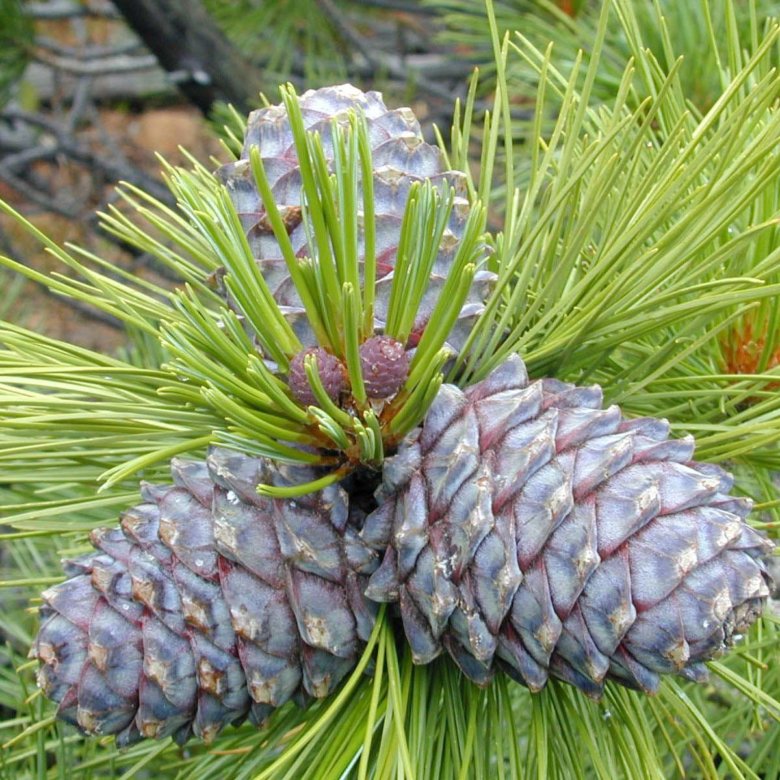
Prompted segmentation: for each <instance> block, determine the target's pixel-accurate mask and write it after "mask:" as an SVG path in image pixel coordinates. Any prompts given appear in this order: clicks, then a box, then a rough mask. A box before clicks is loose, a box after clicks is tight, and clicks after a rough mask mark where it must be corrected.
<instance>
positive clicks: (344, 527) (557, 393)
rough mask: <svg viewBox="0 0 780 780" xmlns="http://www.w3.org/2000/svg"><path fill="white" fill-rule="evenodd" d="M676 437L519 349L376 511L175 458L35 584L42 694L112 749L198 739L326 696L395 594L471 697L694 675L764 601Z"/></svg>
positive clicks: (437, 420)
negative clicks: (474, 692)
mask: <svg viewBox="0 0 780 780" xmlns="http://www.w3.org/2000/svg"><path fill="white" fill-rule="evenodd" d="M667 434H668V425H667V424H666V423H665V422H663V421H660V420H654V419H638V420H625V419H623V417H622V416H621V414H620V410H619V409H618V408H617V407H615V406H612V407H609V408H607V409H602V408H601V391H600V390H599V388H598V387H574V386H572V385H568V384H565V383H563V382H559V381H557V380H552V379H545V380H541V381H537V382H533V383H530V384H529V383H528V380H527V376H526V373H525V368H524V366H523V363H522V361H521V360H520V359H519V358H511V359H509V360H508V361H506V362H505V363H504V364H503V365H502V366H500V367H499V368H498V369H496V370H495V371H494V372H493V373H492V374H491V375H490V376H489V377H488V378H487V379H486V380H484V381H482V382H479V383H478V384H475V385H474V386H472V387H470V388H468V389H467V390H465V391H462V390H460V389H458V388H457V387H454V386H452V385H445V386H444V387H443V388H442V390H441V392H440V393H439V395H438V396H437V398H436V400H435V401H434V403H433V405H432V406H431V408H430V410H429V411H428V414H427V415H426V418H425V420H424V423H423V426H422V427H421V428H419V429H417V430H415V431H414V432H413V433H411V434H409V435H408V436H407V437H406V438H405V439H404V440H403V441H402V442H401V445H400V447H399V450H398V453H397V454H396V455H395V456H393V457H390V458H388V459H387V460H386V461H385V464H384V470H383V484H382V486H381V487H380V489H379V490H378V491H377V498H378V501H379V507H378V508H377V509H375V510H374V511H371V512H370V513H369V514H368V516H366V511H365V510H364V509H363V508H361V507H364V506H365V503H364V501H363V499H364V496H363V492H364V486H362V487H361V486H359V482H352V481H351V480H347V481H345V482H344V483H342V486H332V487H330V488H327V489H326V490H323V491H321V492H319V493H315V494H312V495H309V496H306V497H305V498H303V499H299V500H296V501H282V500H271V499H266V498H262V497H260V496H259V495H258V494H257V492H256V488H257V485H258V484H260V483H270V484H277V485H279V484H291V483H293V482H295V483H298V482H301V481H305V480H309V479H311V478H312V476H313V475H312V471H311V470H310V469H304V468H300V467H296V468H292V467H285V466H278V465H274V464H272V463H271V462H270V461H267V460H264V459H256V458H250V457H246V456H243V455H241V454H238V453H232V452H228V451H224V450H215V451H213V452H212V453H211V454H210V456H209V458H208V461H207V463H206V464H203V463H197V462H184V461H178V460H177V461H174V462H173V465H172V472H173V477H174V483H175V485H174V486H173V487H149V486H147V487H145V488H144V490H143V496H144V499H145V503H143V504H140V505H139V506H137V507H134V508H133V509H131V510H130V511H128V512H126V513H125V514H124V515H123V517H122V528H121V530H119V529H115V530H111V531H100V532H96V533H95V534H94V535H93V542H94V543H95V545H96V547H97V548H98V552H97V553H95V554H91V555H88V556H86V557H85V558H83V559H81V560H79V561H75V562H71V563H70V564H69V565H68V568H67V571H68V574H70V575H71V579H69V580H67V581H66V582H64V583H62V584H61V585H57V586H55V587H53V588H51V589H49V590H48V591H46V592H45V593H44V601H45V603H46V604H45V606H44V607H43V609H42V618H43V620H42V627H41V629H40V633H39V635H38V638H37V639H36V642H35V644H34V646H33V649H32V653H31V654H32V655H33V656H34V657H36V658H38V659H39V660H40V661H41V664H42V665H41V668H40V671H39V684H40V685H41V687H42V688H43V690H44V692H45V693H46V695H47V696H49V697H50V698H52V699H54V700H55V701H58V702H59V703H60V706H59V710H58V714H59V716H60V717H62V718H63V719H65V720H67V721H69V722H71V723H75V724H76V725H77V726H79V727H80V728H81V729H82V730H83V731H86V732H89V733H97V734H108V733H115V734H117V740H118V742H119V743H120V744H128V743H130V742H132V741H134V740H136V739H138V738H140V737H142V736H154V737H162V736H166V735H169V734H171V735H173V736H174V737H175V738H176V739H177V740H179V741H184V740H186V739H187V738H188V737H189V736H190V735H191V734H193V733H194V734H195V735H197V736H201V737H204V738H206V739H209V738H212V737H213V736H214V735H215V734H216V733H217V732H218V731H219V729H220V728H222V726H223V725H224V724H225V723H236V722H240V721H241V720H243V719H244V718H245V717H247V716H248V717H249V718H250V719H252V721H254V722H261V721H262V720H264V718H265V717H267V715H268V714H269V713H270V712H271V711H272V710H273V708H274V707H278V706H279V705H281V704H283V703H284V702H285V701H287V700H288V699H290V698H292V697H296V698H298V699H299V700H300V699H301V698H305V697H306V696H307V695H311V696H325V695H327V694H328V693H329V692H330V691H332V690H333V688H334V686H335V685H336V684H337V683H338V682H339V680H340V679H342V678H343V676H344V675H345V674H346V673H347V672H348V671H349V670H350V669H351V668H352V667H353V666H354V664H355V662H356V659H357V657H358V655H359V653H360V652H361V650H362V647H363V645H364V643H365V641H366V640H367V638H368V635H369V633H370V631H371V627H372V625H373V620H374V614H375V612H374V610H375V607H376V604H375V603H372V602H381V601H385V602H399V605H400V614H401V618H402V621H403V627H404V630H405V633H406V636H407V639H408V641H409V644H410V646H411V650H412V653H413V655H414V658H415V660H416V661H417V662H418V663H426V662H428V661H430V660H431V659H433V658H434V657H435V656H437V655H438V654H439V653H441V652H442V650H443V649H445V648H446V650H447V651H448V652H449V653H450V655H451V656H452V657H453V659H454V660H455V662H456V663H457V664H458V665H459V666H460V668H461V669H462V670H463V672H464V673H465V674H466V675H467V676H469V677H470V678H471V679H472V680H474V681H475V682H477V683H480V684H484V683H486V682H488V681H489V679H490V678H491V676H492V674H493V672H494V670H495V668H497V667H500V668H503V669H504V670H505V671H506V672H507V673H508V674H510V675H511V676H512V677H513V678H515V679H516V680H518V681H519V682H522V683H523V684H525V685H527V686H528V687H529V688H531V689H532V690H539V689H540V688H542V687H543V686H544V684H545V683H546V681H547V679H548V676H549V675H550V674H552V675H553V676H555V677H557V678H559V679H562V680H565V681H567V682H569V683H572V684H573V685H575V686H577V687H578V688H580V689H581V690H583V691H585V692H586V693H587V694H589V695H592V696H598V695H600V694H601V692H602V690H603V685H604V681H605V680H606V679H607V678H610V679H613V680H615V681H617V682H619V683H621V684H623V685H627V686H629V687H632V688H638V689H641V690H644V691H647V692H654V691H655V690H657V688H658V685H659V675H660V674H665V673H679V674H682V675H684V676H686V677H688V678H691V679H694V680H700V679H703V678H704V676H705V674H706V668H705V667H704V665H703V662H704V661H706V660H707V659H709V658H712V657H713V656H714V655H716V654H717V653H719V652H720V651H722V650H723V649H725V647H727V646H728V645H729V644H730V643H731V642H732V641H733V640H734V638H735V636H736V634H737V633H738V632H740V631H742V630H744V629H745V628H747V626H748V625H749V624H750V623H751V622H752V621H753V620H754V619H755V617H756V616H757V615H758V613H759V612H760V610H761V608H762V606H763V604H764V602H765V601H766V598H767V596H768V594H769V585H770V578H769V575H768V574H767V571H766V567H765V564H764V561H763V560H762V558H763V556H765V555H766V554H767V553H768V552H769V550H770V549H771V548H772V545H771V543H770V542H769V541H768V540H766V539H765V538H763V537H762V536H761V535H759V534H758V533H756V532H755V531H753V530H752V529H751V528H750V527H749V526H748V525H747V524H746V523H745V522H744V517H745V516H746V514H747V512H748V511H749V508H750V502H749V501H748V500H747V499H742V498H735V497H731V496H729V495H728V494H727V491H728V490H729V489H730V487H731V479H730V477H729V476H728V475H727V474H726V473H725V472H723V471H722V470H721V469H719V468H718V467H715V466H708V465H705V464H701V463H695V462H692V461H691V460H690V458H691V456H692V454H693V440H692V438H691V437H686V438H683V439H678V440H670V439H668V438H667ZM356 486H357V487H356ZM369 509H370V507H369ZM381 557H383V560H382V563H381V565H379V566H378V564H379V559H380V558H381ZM377 567H378V568H377Z"/></svg>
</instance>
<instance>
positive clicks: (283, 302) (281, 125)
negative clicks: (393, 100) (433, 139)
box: [217, 84, 496, 350]
mask: <svg viewBox="0 0 780 780" xmlns="http://www.w3.org/2000/svg"><path fill="white" fill-rule="evenodd" d="M299 102H300V107H301V114H302V116H303V122H304V125H305V127H306V129H307V130H308V131H310V132H315V133H319V134H320V136H321V138H322V143H323V147H324V150H325V155H326V157H327V158H328V161H331V160H332V157H333V143H332V140H331V139H332V129H331V123H332V122H333V120H337V121H339V122H342V123H347V122H348V116H349V112H350V111H360V112H362V114H363V115H364V116H365V118H366V123H367V125H368V133H369V141H370V144H371V153H372V160H373V166H374V175H373V191H374V213H375V218H376V226H375V227H376V229H375V234H376V263H377V269H376V300H375V330H377V331H382V330H383V329H384V325H385V321H386V317H387V310H388V304H389V299H390V290H391V288H392V285H393V269H394V268H395V263H396V255H397V252H398V242H399V239H400V234H401V221H402V218H403V214H404V209H405V207H406V201H407V199H408V195H409V188H410V187H411V185H412V184H413V183H414V182H422V181H425V180H428V181H431V182H432V183H434V184H435V185H438V186H440V187H441V188H442V190H444V189H449V188H452V189H454V191H455V201H454V205H453V210H452V215H451V218H450V221H449V224H448V226H447V228H446V229H445V231H444V235H443V236H442V241H441V246H440V248H439V254H438V256H437V258H436V260H435V262H434V267H433V269H432V272H431V277H430V280H429V283H428V287H427V290H426V292H425V294H424V296H423V299H422V302H421V305H420V308H419V311H418V313H417V318H416V320H415V322H414V327H413V331H414V333H415V334H417V336H418V337H419V334H420V333H421V332H422V331H423V330H424V329H425V326H426V324H427V322H428V320H429V318H430V315H431V312H432V311H433V307H434V305H435V303H436V301H437V299H438V296H439V293H440V291H441V289H442V286H443V285H444V282H445V280H446V278H447V275H448V273H449V270H450V267H451V266H452V261H453V259H454V257H455V252H456V251H457V248H458V245H459V243H460V239H461V236H462V235H463V229H464V227H465V225H466V220H467V219H468V216H469V212H470V208H471V207H470V204H469V201H468V187H467V184H466V177H465V175H464V174H463V173H461V172H460V171H451V170H447V169H446V167H445V163H444V156H443V155H442V153H441V152H440V150H439V149H438V148H437V147H435V146H431V145H430V144H428V143H426V142H425V141H424V140H423V137H422V132H421V130H420V124H419V122H418V121H417V119H416V118H415V116H414V114H413V113H412V111H411V109H409V108H398V109H392V110H391V109H388V108H387V106H385V104H384V102H383V101H382V96H381V94H380V93H379V92H361V91H360V90H359V89H357V88H356V87H353V86H352V85H350V84H340V85H338V86H332V87H324V88H322V89H317V90H309V91H308V92H304V94H303V95H301V96H300V98H299ZM253 146H256V147H258V149H259V151H260V156H261V158H262V160H263V165H264V167H265V170H266V173H267V175H268V178H269V182H270V184H271V189H272V192H273V196H274V200H275V202H276V205H277V207H278V209H279V211H280V213H281V215H282V216H283V218H284V219H285V222H286V224H287V227H288V232H289V234H290V240H291V242H292V245H293V249H294V250H295V252H296V254H297V256H298V257H307V256H309V257H311V256H313V255H315V254H316V253H315V250H314V249H313V248H312V247H310V246H309V245H308V236H307V231H306V229H305V226H304V225H303V224H302V223H301V196H302V191H301V190H302V185H301V173H300V167H299V163H298V156H297V150H296V148H295V144H294V142H293V135H292V131H291V129H290V122H289V119H288V117H287V110H286V109H285V107H284V105H277V106H269V107H268V108H261V109H259V110H258V111H253V112H252V113H251V114H250V116H249V123H248V125H247V129H246V135H245V138H244V148H243V151H242V153H241V159H240V160H237V161H236V162H233V163H229V164H227V165H223V166H222V167H221V168H220V169H219V170H218V171H217V175H218V177H219V178H220V179H221V180H222V181H223V182H224V184H225V186H226V187H227V190H228V193H229V194H230V197H231V199H232V201H233V204H234V206H235V208H236V211H237V212H238V215H239V217H240V219H241V222H242V224H243V226H244V230H245V231H246V234H247V238H248V240H249V244H250V247H251V249H252V252H253V254H254V257H255V259H256V261H257V264H258V266H259V268H260V271H261V273H262V274H263V277H264V278H265V281H266V283H267V284H268V286H269V288H270V290H271V293H272V294H273V296H274V298H275V300H276V302H277V303H278V304H279V305H280V307H282V311H283V312H284V315H285V317H287V318H288V320H289V321H290V323H291V324H292V326H293V328H294V330H295V331H296V333H297V335H298V337H299V338H300V340H301V342H302V343H303V344H304V345H305V346H316V339H315V338H314V334H313V333H312V331H311V329H310V327H309V322H308V318H307V316H306V312H305V310H304V308H303V304H302V302H301V300H300V297H299V296H298V293H297V291H296V290H295V286H294V284H293V282H292V279H291V278H290V275H289V272H288V269H287V264H286V262H285V260H284V259H283V257H282V251H281V249H280V247H279V245H278V243H277V241H276V238H275V237H274V234H273V231H272V230H271V229H270V227H269V224H268V220H267V217H266V211H265V207H264V206H263V203H262V199H261V197H260V194H259V193H258V191H257V188H256V187H255V182H254V178H253V175H252V171H251V168H250V165H249V152H250V149H251V148H252V147H253ZM359 217H360V218H361V219H362V213H361V214H359ZM358 251H359V253H360V256H359V263H360V266H361V268H362V266H363V262H364V255H363V253H364V251H365V250H364V247H363V245H362V236H361V237H360V246H359V248H358ZM495 278H496V277H495V274H493V273H492V272H490V271H487V270H485V269H480V270H478V271H477V274H476V276H475V278H474V284H473V286H472V289H471V292H470V293H469V297H468V298H467V300H466V303H465V304H464V306H463V308H462V310H461V312H460V317H459V318H458V321H457V323H456V324H455V326H454V328H453V330H452V332H451V333H450V335H449V338H448V341H449V343H450V345H451V346H452V347H454V348H455V349H456V350H457V349H460V347H461V346H462V345H463V343H464V342H465V340H466V338H467V336H468V334H469V333H470V331H471V328H472V327H473V324H474V322H475V321H476V318H477V317H478V316H479V314H480V313H481V312H482V311H483V308H484V307H483V305H482V303H483V301H484V299H485V297H486V296H487V293H488V291H489V289H490V287H491V285H492V283H493V281H494V280H495Z"/></svg>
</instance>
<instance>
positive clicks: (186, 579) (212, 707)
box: [31, 450, 376, 745]
mask: <svg viewBox="0 0 780 780" xmlns="http://www.w3.org/2000/svg"><path fill="white" fill-rule="evenodd" d="M171 470H172V473H173V479H174V485H173V486H170V485H168V486H149V485H147V486H144V487H143V488H142V496H143V499H144V502H143V503H141V504H139V505H138V506H135V507H133V508H132V509H130V510H128V511H127V512H125V513H124V514H123V515H122V517H121V528H114V529H110V530H109V529H103V530H99V531H96V532H95V533H93V536H92V541H93V543H94V545H95V547H96V548H97V552H95V553H92V554H89V555H87V556H85V557H84V558H82V559H80V560H78V561H72V562H70V563H69V564H68V565H67V569H66V571H67V573H68V574H69V575H70V577H71V578H70V579H68V580H66V581H65V582H63V583H62V584H60V585H56V586H55V587H53V588H50V589H49V590H47V591H46V592H45V593H44V594H43V598H44V602H45V605H44V607H43V608H42V610H41V617H42V625H41V629H40V632H39V634H38V637H37V639H36V640H35V644H34V645H33V648H32V651H31V655H32V656H33V657H36V658H38V659H39V660H40V662H41V667H40V670H39V675H38V681H39V685H40V686H41V688H42V689H43V691H44V693H45V694H46V695H47V696H49V697H50V698H52V699H54V700H55V701H57V702H59V709H58V716H59V717H60V718H62V719H64V720H66V721H68V722H70V723H73V724H74V725H76V726H78V727H79V728H80V729H81V730H82V731H84V732H87V733H90V734H116V735H117V742H118V743H119V744H120V745H127V744H130V743H132V742H134V741H136V740H138V739H141V738H142V737H158V738H159V737H165V736H169V735H172V736H173V737H174V739H176V740H177V741H178V742H180V743H182V742H184V741H185V740H187V739H188V738H189V737H190V736H191V735H192V734H195V735H196V736H199V737H202V738H204V739H205V740H210V739H212V738H213V737H214V736H215V735H216V734H217V732H219V730H220V729H221V728H222V727H223V726H224V725H225V724H227V723H239V722H241V721H242V720H244V719H245V718H247V717H249V718H250V719H251V720H252V721H253V722H256V723H259V722H262V721H263V720H265V718H266V717H267V716H268V715H269V714H270V712H271V711H272V710H273V709H274V708H275V707H279V706H280V705H282V704H284V703H285V702H286V701H287V700H288V699H290V698H294V699H296V700H298V701H301V702H302V701H304V700H305V698H306V697H307V696H314V697H322V696H325V695H327V694H328V693H329V692H330V691H332V690H333V688H334V687H335V686H336V685H337V684H338V682H339V681H340V680H341V679H342V678H343V677H344V675H345V674H347V673H348V672H349V671H350V670H351V669H352V668H353V666H354V664H355V663H356V660H357V658H358V657H359V654H360V652H361V650H362V648H363V644H364V642H365V641H366V640H367V638H368V636H369V634H370V631H371V628H372V625H373V621H374V614H375V612H374V608H373V607H372V605H371V604H369V603H368V602H367V601H366V600H365V598H364V597H363V590H364V588H365V581H366V576H365V575H364V573H363V572H364V571H365V572H370V571H371V570H372V569H373V568H375V566H376V557H375V556H374V555H373V553H371V551H369V550H367V549H366V548H365V547H364V546H363V545H362V544H361V543H359V541H358V539H357V529H356V527H355V525H354V522H355V517H354V516H351V515H350V513H349V511H348V505H347V496H346V493H345V492H344V490H343V489H342V488H340V487H338V486H331V487H329V488H326V489H324V490H322V491H320V492H318V493H314V494H311V495H308V496H305V497H303V498H300V499H296V500H294V501H293V500H280V499H268V498H265V497H262V496H260V495H258V493H257V490H256V488H257V485H258V484H260V483H267V484H268V483H270V484H276V485H280V484H290V483H291V482H295V483H297V482H300V481H301V480H302V479H311V478H312V472H311V470H310V469H306V468H297V467H282V466H278V467H277V466H274V465H273V464H271V463H270V462H269V461H267V460H265V459H258V458H250V457H246V456H244V455H241V454H238V453H235V452H230V451H227V450H213V451H212V452H211V453H210V455H209V457H208V460H207V462H206V463H203V462H194V461H179V460H174V461H173V463H172V468H171Z"/></svg>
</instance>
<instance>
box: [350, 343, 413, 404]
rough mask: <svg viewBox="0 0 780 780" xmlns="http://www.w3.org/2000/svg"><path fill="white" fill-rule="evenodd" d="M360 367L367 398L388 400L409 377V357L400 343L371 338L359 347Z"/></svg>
mask: <svg viewBox="0 0 780 780" xmlns="http://www.w3.org/2000/svg"><path fill="white" fill-rule="evenodd" d="M360 367H361V369H362V371H363V382H364V384H365V386H366V393H367V394H368V397H369V398H389V397H390V396H391V395H395V394H396V393H397V392H398V391H399V390H400V389H401V385H403V383H404V382H405V381H406V377H407V376H408V375H409V357H408V355H407V354H406V349H405V348H404V345H403V344H401V342H400V341H396V340H395V339H393V338H390V336H372V337H371V338H370V339H367V340H366V341H364V342H363V343H362V344H361V345H360Z"/></svg>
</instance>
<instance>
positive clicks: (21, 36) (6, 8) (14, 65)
mask: <svg viewBox="0 0 780 780" xmlns="http://www.w3.org/2000/svg"><path fill="white" fill-rule="evenodd" d="M32 41H33V30H32V23H31V22H30V19H29V18H28V17H27V16H26V15H25V14H24V13H23V9H22V3H21V0H0V106H2V105H3V104H4V103H5V102H6V101H7V100H8V97H9V95H10V90H11V87H12V86H13V84H14V82H16V81H17V80H18V78H19V77H20V76H21V75H22V72H23V71H24V68H25V66H26V65H27V60H28V58H29V55H30V50H31V48H32Z"/></svg>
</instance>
